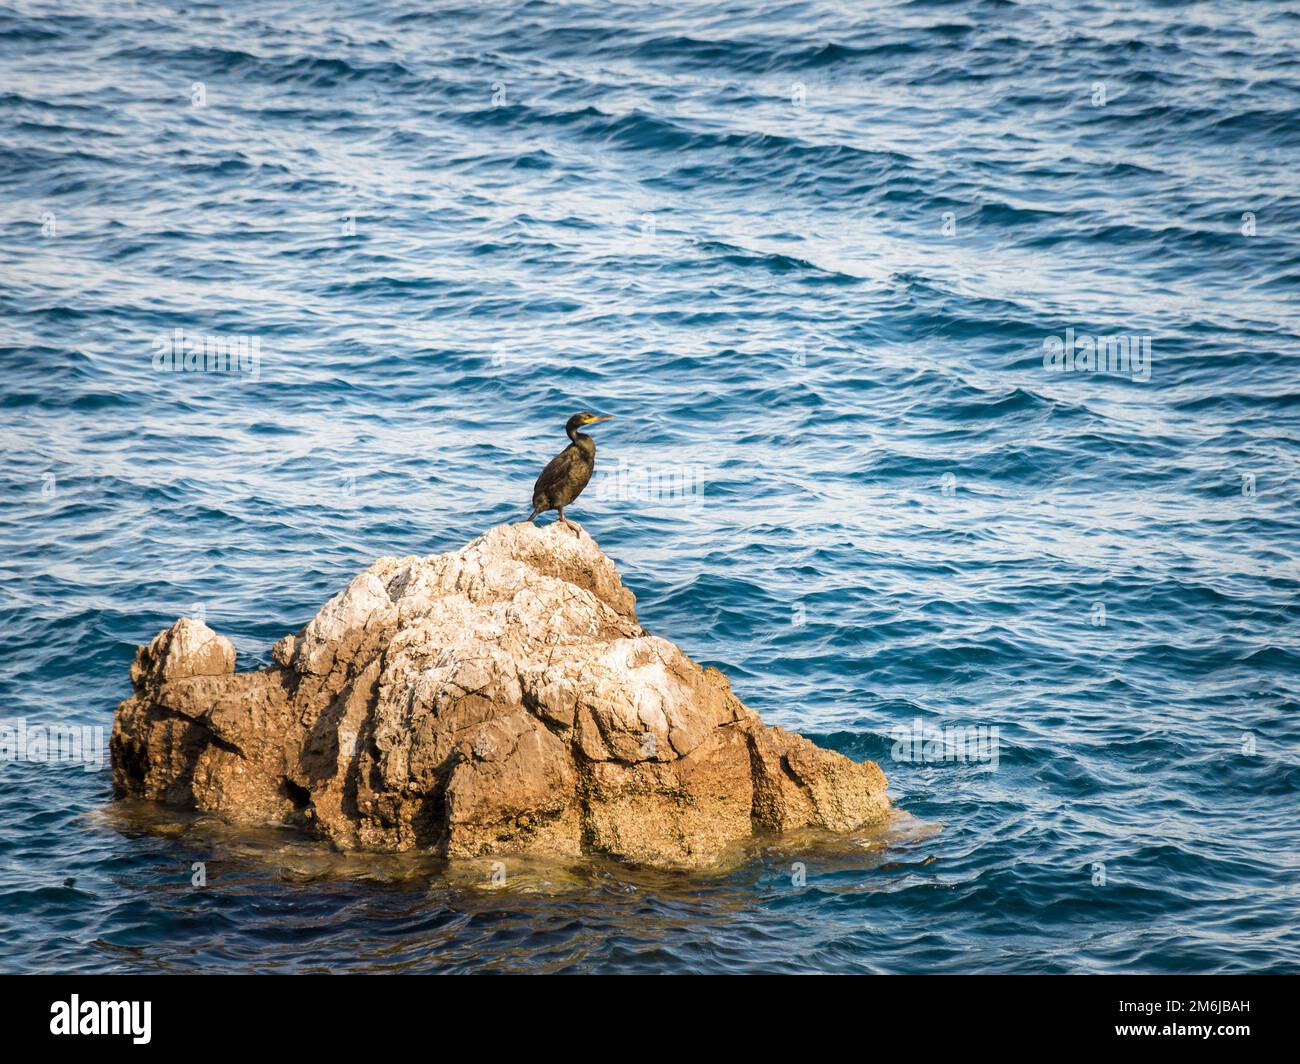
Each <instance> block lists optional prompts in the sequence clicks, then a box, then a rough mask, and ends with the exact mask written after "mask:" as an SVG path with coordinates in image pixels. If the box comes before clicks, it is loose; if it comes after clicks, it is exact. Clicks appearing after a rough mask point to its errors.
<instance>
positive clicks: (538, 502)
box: [528, 410, 613, 530]
mask: <svg viewBox="0 0 1300 1064" xmlns="http://www.w3.org/2000/svg"><path fill="white" fill-rule="evenodd" d="M612 416H613V415H610V414H604V415H600V414H589V413H587V411H585V410H584V411H583V412H582V413H580V414H574V415H573V417H571V418H569V420H568V422H567V423H566V424H565V426H564V432H565V435H567V436H568V437H569V439H571V440H572V441H573V442H572V443H571V444H569V446H567V447H566V448H564V450H562V451H561V452H560V453H559V454H557V455H556V456H555V457H554V458H552V459H551V460H550V462H548V463H547V465H546V468H545V469H543V470H542V475H541V476H540V477H538V478H537V483H536V484H534V485H533V512H532V513H530V514H529V515H528V520H529V521H532V520H533V519H534V518H535V517H536V516H537V515H538V514H540V513H545V512H546V511H547V510H558V511H559V513H560V518H559V523H560V524H564V525H568V526H569V527H570V528H572V529H575V530H576V529H577V525H575V524H574V523H573V522H572V521H570V520H569V519H568V518H567V517H565V516H564V508H565V507H566V506H568V505H569V503H571V502H573V500H574V499H576V498H577V497H578V496H579V495H581V494H582V489H583V488H585V487H586V486H587V481H589V480H590V479H591V471H592V470H593V469H595V468H596V441H595V440H593V439H592V438H591V437H590V436H588V435H587V434H586V433H585V432H579V431H578V429H580V428H581V427H582V426H583V425H594V424H595V423H596V422H597V421H608V420H609V419H610V417H612Z"/></svg>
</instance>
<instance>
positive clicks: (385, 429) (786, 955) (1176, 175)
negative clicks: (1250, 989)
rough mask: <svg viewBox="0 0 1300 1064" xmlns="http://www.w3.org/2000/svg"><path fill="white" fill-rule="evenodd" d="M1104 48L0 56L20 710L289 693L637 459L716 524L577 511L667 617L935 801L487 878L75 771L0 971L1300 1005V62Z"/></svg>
mask: <svg viewBox="0 0 1300 1064" xmlns="http://www.w3.org/2000/svg"><path fill="white" fill-rule="evenodd" d="M1057 6H1058V5H1045V4H1035V5H1028V4H1018V3H1012V2H1009V0H996V2H995V0H960V2H953V3H938V2H910V3H891V4H876V3H865V2H863V3H856V2H855V3H848V2H845V3H835V2H829V0H818V2H810V0H797V2H791V3H785V4H761V3H759V2H758V0H745V2H740V3H734V2H724V3H712V4H708V5H703V4H701V5H698V6H694V5H680V4H674V5H669V4H647V5H632V4H622V3H612V2H609V0H600V2H598V3H541V2H529V3H518V2H513V0H501V2H498V3H491V4H474V5H470V4H465V5H462V6H451V5H447V4H441V3H415V2H411V0H395V2H393V0H385V2H384V3H377V2H376V3H344V2H338V0H311V2H302V3H286V2H284V0H259V2H257V3H251V2H242V0H241V2H231V3H223V4H220V5H214V4H207V3H183V4H173V3H165V2H146V3H130V2H126V3H113V4H109V3H106V2H103V0H98V2H84V0H83V2H77V0H66V2H60V3H20V4H17V5H16V6H15V5H12V4H5V5H3V6H0V116H2V119H3V129H4V136H3V138H0V191H2V192H3V204H4V206H3V210H0V225H2V230H0V231H2V233H3V240H0V268H2V273H0V277H2V278H3V286H2V290H0V320H2V321H3V326H0V374H2V376H0V379H2V381H3V414H2V416H0V425H2V426H3V427H2V429H0V431H2V432H3V453H4V455H5V459H4V463H3V473H2V479H3V485H4V490H3V494H2V496H0V498H2V501H0V584H2V587H3V597H2V598H0V641H2V643H3V654H2V655H0V703H2V704H3V711H2V713H3V715H4V717H5V719H6V720H10V721H12V720H14V719H18V718H22V719H25V720H26V721H27V723H28V726H29V727H31V726H35V725H39V724H42V723H52V722H62V723H76V724H84V725H90V726H94V725H99V726H107V725H108V724H109V723H110V722H111V719H112V713H113V708H114V706H115V705H116V703H117V702H118V701H119V700H120V699H122V698H123V697H125V696H126V694H127V693H128V691H129V682H128V678H127V668H128V665H129V663H130V660H131V658H132V655H133V653H134V650H135V647H136V646H137V645H138V644H140V643H142V642H144V641H146V640H148V639H149V638H150V637H151V636H152V635H153V634H154V633H155V632H157V631H158V630H159V629H160V628H162V627H164V626H165V625H167V624H169V623H171V622H172V621H173V620H174V619H175V618H176V617H177V616H180V615H182V614H187V615H188V614H194V613H201V614H202V615H204V616H205V617H206V619H207V621H208V623H209V624H211V625H212V626H213V627H214V628H216V629H217V630H218V631H220V632H222V633H223V634H225V635H227V636H229V637H230V638H231V639H233V641H234V643H235V645H236V647H237V649H238V652H239V656H240V667H252V666H256V665H260V664H263V663H265V662H266V661H267V660H268V658H269V647H270V645H271V643H272V642H273V641H274V640H275V639H277V638H278V637H279V636H281V635H283V634H284V633H286V632H290V631H294V630H296V629H297V628H298V627H300V626H301V625H302V624H303V623H304V622H305V621H306V620H307V619H308V618H309V617H311V615H312V614H313V613H314V612H315V611H316V609H317V608H318V607H319V606H320V605H321V603H323V602H324V600H325V599H326V598H328V597H329V596H330V595H331V594H333V593H334V592H335V591H336V590H338V589H339V588H340V587H342V586H343V585H344V584H345V583H346V582H347V580H348V579H349V578H350V577H351V576H352V575H353V574H354V573H355V572H357V571H358V570H359V569H361V568H362V567H364V566H366V565H367V564H369V563H370V562H371V561H372V560H373V559H374V558H376V557H377V556H379V555H382V554H398V555H400V554H405V553H410V552H422V553H436V552H441V551H444V550H449V549H453V548H456V547H458V546H460V545H461V544H463V543H464V542H465V541H466V540H468V539H469V538H470V537H472V536H474V535H475V534H477V533H478V532H480V531H481V530H483V529H485V528H487V527H489V526H490V525H492V524H495V523H498V522H501V521H505V520H510V519H518V518H519V517H521V516H522V515H523V514H525V513H526V512H527V509H528V506H527V504H528V498H529V492H530V488H531V484H532V480H533V477H534V476H535V475H536V472H537V470H538V469H539V468H540V466H541V464H542V463H543V462H544V461H545V460H546V459H547V458H549V457H550V455H551V454H552V453H554V452H555V451H556V450H557V449H558V448H559V446H560V445H561V444H563V442H564V440H563V438H562V436H561V426H562V424H563V421H564V420H565V418H567V417H568V415H569V414H571V413H573V412H574V411H575V410H579V409H591V410H598V411H608V412H611V413H613V414H615V415H616V418H615V420H614V421H612V422H610V423H609V424H608V425H605V426H602V427H601V429H600V430H599V431H600V448H601V451H600V463H601V466H602V469H606V470H608V469H613V468H617V466H618V463H619V462H620V461H622V462H626V463H627V467H628V472H629V476H630V477H633V478H635V477H636V476H639V475H643V474H644V473H645V471H646V470H650V471H652V472H656V473H661V472H667V473H669V474H674V475H675V474H683V475H685V476H686V477H687V482H689V483H690V484H692V485H697V486H701V487H702V490H701V491H698V492H695V491H692V492H689V493H686V494H684V495H682V496H681V497H674V496H673V495H672V493H671V492H669V493H668V497H663V495H662V494H661V496H660V497H643V495H642V493H638V492H623V493H621V494H622V496H623V497H620V493H619V492H613V493H605V494H603V495H601V496H598V495H597V494H596V492H595V491H594V490H590V491H589V494H588V496H587V497H584V499H582V500H579V502H578V503H577V504H576V505H575V506H574V507H573V508H572V510H571V511H570V516H571V517H573V518H575V519H577V520H579V521H581V522H582V523H583V524H584V526H585V527H586V528H587V529H588V530H589V531H590V532H591V533H592V534H593V535H594V536H595V538H596V539H597V541H598V542H599V543H600V545H601V546H602V548H603V549H604V550H605V551H606V552H607V553H608V554H609V555H610V556H611V557H613V558H614V559H615V560H616V561H617V563H618V565H619V566H620V569H621V571H622V573H623V576H624V580H625V581H626V583H627V584H628V585H629V586H630V587H631V588H632V589H633V590H634V591H635V592H636V594H637V597H638V600H639V612H640V616H641V619H642V621H643V623H644V624H645V625H646V626H647V627H648V628H649V629H650V630H651V631H653V632H655V633H657V634H660V635H663V636H666V637H667V638H670V639H672V640H673V641H675V642H677V643H679V644H680V645H681V646H682V647H683V648H684V649H685V650H686V651H687V652H688V653H689V654H691V655H692V656H693V657H695V658H696V659H697V660H700V661H703V662H707V663H710V664H715V665H717V666H718V667H720V668H722V669H723V670H724V671H725V672H726V673H727V674H728V675H729V676H730V677H731V679H732V682H733V684H734V686H735V688H736V689H737V691H738V692H739V694H740V695H741V697H742V698H744V699H745V701H746V702H747V703H748V704H749V705H751V706H753V707H754V708H755V709H757V710H758V711H759V712H760V713H762V715H763V716H764V717H765V718H766V719H767V720H768V721H769V722H772V723H777V724H780V725H783V726H785V727H789V728H794V729H798V730H800V731H803V732H805V733H807V734H809V735H811V736H813V737H814V738H816V739H817V740H818V741H820V742H823V743H825V744H826V745H829V746H832V747H834V748H836V749H839V750H841V751H843V752H845V753H847V754H849V755H851V756H853V757H855V758H873V759H876V760H878V761H879V762H880V763H881V765H882V767H883V768H884V770H885V772H886V774H887V775H888V777H889V780H890V793H891V795H892V797H893V799H894V801H895V803H896V805H897V807H898V809H899V810H900V811H901V813H900V817H899V820H898V822H897V823H896V824H895V825H893V826H892V827H891V829H890V830H889V831H887V832H885V833H883V834H881V835H880V836H879V837H877V838H874V839H859V840H855V841H854V842H853V843H852V844H850V845H847V847H846V848H845V849H844V850H843V851H842V852H835V853H825V854H822V853H818V852H816V851H810V852H808V853H806V854H805V853H803V852H802V851H800V850H798V849H797V848H795V849H789V848H787V847H784V844H775V843H774V844H773V845H772V846H770V847H764V848H762V849H761V850H760V851H759V852H757V853H755V855H754V856H753V858H752V859H751V860H750V861H749V862H748V863H746V864H744V865H743V866H742V867H741V868H739V869H737V870H733V871H731V872H728V873H726V874H725V875H722V876H714V877H708V876H671V875H662V874H654V873H649V872H645V871H641V870H635V869H627V868H621V867H619V866H611V865H606V864H600V863H593V864H591V865H589V866H586V865H584V866H575V867H572V868H568V869H563V870H555V869H550V870H547V869H540V870H539V869H532V868H529V867H526V866H523V865H522V864H521V865H518V866H517V867H516V868H515V869H513V870H512V878H511V879H510V880H509V881H508V883H507V885H506V886H505V887H504V888H499V889H485V886H484V884H483V883H482V882H479V881H477V880H475V879H474V874H473V873H472V872H471V873H469V874H466V873H458V872H455V871H453V870H448V869H444V868H441V867H439V866H438V865H437V864H436V863H433V862H423V863H422V862H421V861H420V860H418V859H402V860H397V859H391V858H369V857H364V856H362V857H347V858H345V857H343V856H341V855H337V854H331V853H329V852H327V851H323V850H322V849H321V848H320V847H319V846H317V845H315V844H311V843H304V842H303V841H301V840H299V839H297V838H296V837H294V836H292V835H290V834H288V833H284V832H277V831H272V830H268V831H266V832H235V831H229V830H227V829H224V828H223V827H221V826H220V825H218V824H214V823H211V822H210V821H207V820H205V819H201V818H200V819H195V818H186V817H179V816H173V815H170V814H160V813H158V812H156V811H152V810H149V809H143V808H138V807H135V806H133V805H132V804H127V805H121V804H116V805H115V804H113V803H112V801H111V799H112V792H111V786H110V776H109V773H108V771H107V769H106V768H98V767H94V768H93V770H92V771H84V770H83V769H82V768H80V767H76V766H73V765H66V764H48V763H43V762H41V761H40V760H39V759H37V758H32V759H28V760H21V761H18V762H14V763H6V764H3V765H2V766H0V782H2V783H3V786H2V787H0V967H3V968H4V969H5V970H24V971H130V972H146V971H150V972H157V971H199V970H213V971H250V970H259V971H269V970H275V971H318V970H336V971H344V970H346V971H356V970H420V971H426V970H435V971H436V970H456V971H565V970H568V971H574V970H577V971H606V972H628V971H656V972H657V971H665V972H680V971H721V972H738V971H835V972H843V971H851V972H955V971H985V972H1006V971H1029V972H1188V971H1190V972H1242V971H1267V972H1280V971H1289V972H1295V971H1300V928H1298V926H1297V925H1298V923H1300V921H1298V920H1297V908H1298V905H1297V903H1298V901H1300V890H1298V889H1297V887H1298V884H1300V878H1298V873H1300V859H1298V858H1297V853H1298V852H1300V817H1298V816H1297V814H1298V813H1300V724H1297V713H1298V711H1300V675H1298V666H1300V641H1298V635H1300V628H1298V627H1297V620H1298V619H1300V618H1298V611H1297V590H1298V587H1300V510H1298V508H1297V497H1298V496H1297V492H1298V491H1300V472H1298V471H1300V465H1298V463H1297V459H1298V458H1300V409H1298V407H1300V387H1297V365H1298V363H1297V350H1298V349H1297V340H1298V338H1300V307H1298V306H1297V301H1296V294H1297V289H1298V287H1300V286H1298V284H1297V282H1300V178H1297V163H1298V162H1300V120H1298V119H1297V109H1298V108H1300V48H1298V47H1297V42H1300V15H1297V14H1296V12H1295V10H1294V7H1293V5H1288V4H1284V3H1229V2H1216V3H1213V4H1200V5H1192V6H1185V5H1182V4H1173V3H1153V2H1128V3H1119V2H1107V3H1082V4H1071V5H1059V7H1060V8H1061V9H1060V10H1055V8H1056V7H1057ZM1289 7H1290V8H1291V10H1288V8H1289ZM176 329H183V330H185V331H186V332H187V333H189V334H191V335H215V336H217V337H219V338H223V339H229V338H236V339H237V338H239V337H244V338H249V339H250V344H251V340H253V339H255V340H256V341H257V343H258V345H259V346H258V348H257V352H258V356H257V363H256V366H253V364H252V361H251V355H250V361H249V362H248V363H247V364H246V366H245V367H244V369H245V370H246V371H240V370H239V369H236V370H235V371H233V372H227V373H220V372H215V371H214V372H206V371H204V372H170V371H168V370H167V369H166V368H165V367H162V368H160V367H159V366H158V365H156V362H157V360H156V359H155V354H156V351H157V347H156V344H158V343H159V342H163V343H165V341H166V340H167V338H168V337H171V336H172V335H173V334H174V330H176ZM1067 329H1073V330H1074V331H1075V334H1076V335H1092V336H1098V335H1124V336H1126V337H1128V336H1131V337H1137V338H1139V339H1138V340H1137V341H1135V344H1136V345H1137V348H1138V349H1141V344H1142V342H1143V341H1142V339H1141V338H1143V337H1145V338H1147V342H1149V343H1150V349H1151V360H1150V363H1149V366H1148V370H1149V372H1145V371H1144V372H1128V373H1123V372H1110V371H1107V372H1093V373H1089V372H1072V373H1065V372H1055V371H1052V370H1049V369H1045V368H1044V357H1043V355H1044V343H1045V341H1047V342H1048V343H1049V344H1050V339H1049V338H1051V337H1062V338H1063V337H1064V336H1065V335H1066V333H1065V330H1067ZM249 351H250V352H251V351H252V347H251V346H250V348H249ZM1111 368H1113V367H1111ZM1131 368H1132V367H1131V366H1130V369H1131ZM1099 607H1100V608H1099ZM1103 609H1104V617H1103V615H1102V610H1103ZM1103 622H1104V623H1103ZM917 720H920V721H922V722H923V725H924V726H931V727H945V726H963V727H965V726H983V727H987V728H993V727H996V728H997V729H998V735H999V745H998V758H997V764H996V767H994V766H993V765H992V764H991V763H987V762H986V763H979V762H972V761H966V762H961V761H950V762H918V761H907V760H900V759H899V758H897V757H895V756H894V754H895V753H897V750H896V748H895V743H894V739H893V735H894V731H895V729H897V728H900V727H903V728H909V729H910V728H912V727H913V722H914V721H917ZM986 734H988V733H986ZM796 861H802V862H803V863H804V865H805V868H806V880H807V881H806V884H803V885H798V877H797V876H796V875H795V872H794V870H793V869H794V863H795V862H796ZM195 862H202V863H203V865H204V870H205V873H206V885H203V886H195V885H194V884H193V881H192V877H193V876H194V874H195V873H194V863H195Z"/></svg>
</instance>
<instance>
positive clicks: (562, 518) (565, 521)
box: [556, 506, 582, 536]
mask: <svg viewBox="0 0 1300 1064" xmlns="http://www.w3.org/2000/svg"><path fill="white" fill-rule="evenodd" d="M556 510H558V511H559V514H560V519H559V521H558V522H557V523H558V524H561V525H564V526H565V527H566V528H571V529H573V534H574V535H575V536H576V535H581V533H582V529H580V528H579V527H578V526H577V525H575V524H574V523H573V522H572V521H570V520H569V519H568V518H567V517H565V516H564V507H563V506H557V507H556Z"/></svg>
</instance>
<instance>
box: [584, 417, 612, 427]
mask: <svg viewBox="0 0 1300 1064" xmlns="http://www.w3.org/2000/svg"><path fill="white" fill-rule="evenodd" d="M613 416H614V415H613V414H601V415H600V416H599V417H589V418H587V420H586V421H584V422H583V424H584V425H594V424H595V423H596V422H597V421H608V420H609V419H610V418H612V417H613Z"/></svg>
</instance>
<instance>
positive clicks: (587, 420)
mask: <svg viewBox="0 0 1300 1064" xmlns="http://www.w3.org/2000/svg"><path fill="white" fill-rule="evenodd" d="M611 417H613V415H612V414H591V413H588V412H587V411H586V410H584V411H583V412H582V413H581V414H574V415H573V417H571V418H569V421H568V424H566V425H565V426H564V431H565V432H567V433H568V434H569V435H570V436H572V435H573V434H574V433H575V432H577V431H578V429H580V428H585V427H586V426H587V425H594V424H595V423H596V422H597V421H608V420H609V419H610V418H611Z"/></svg>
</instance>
